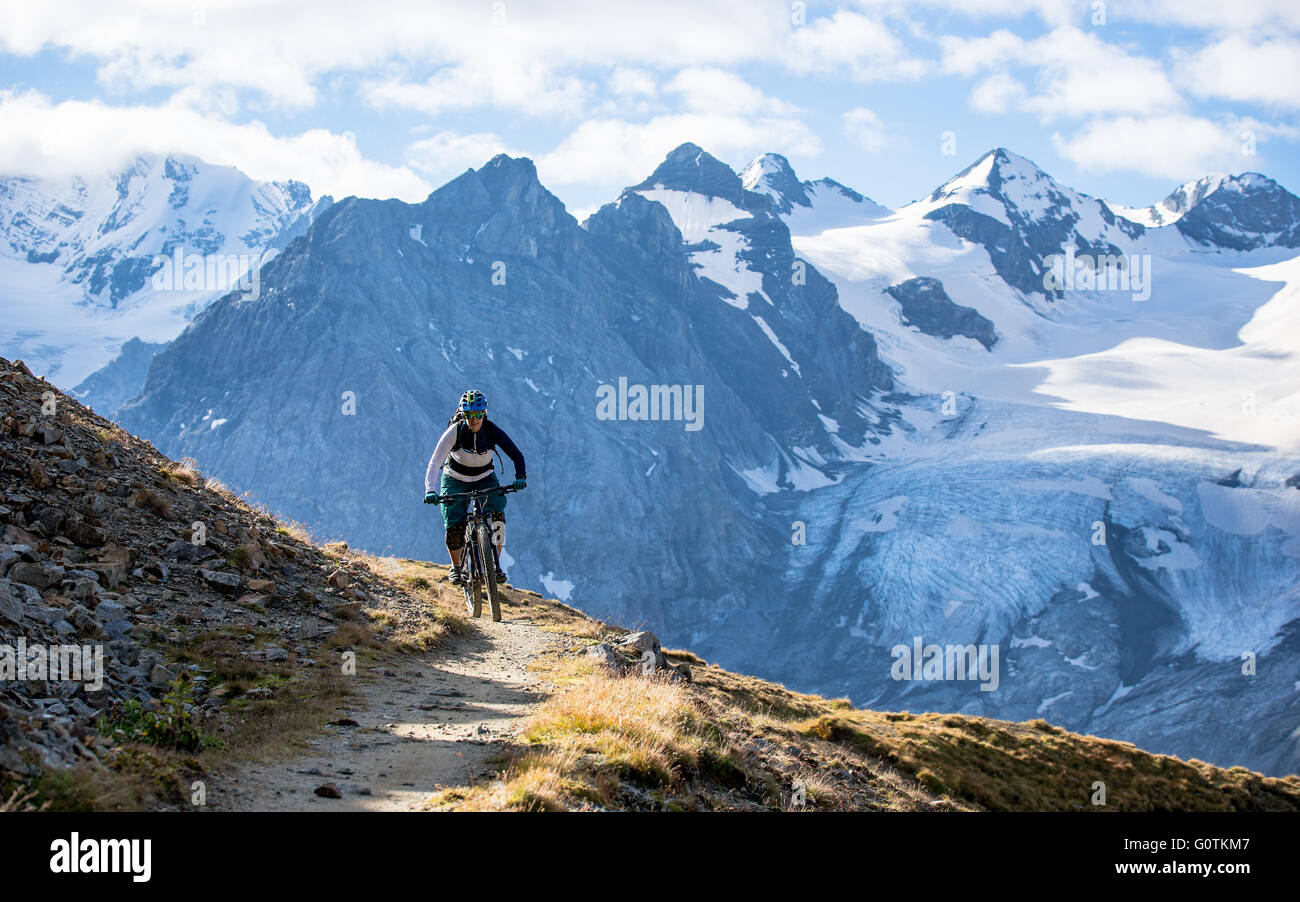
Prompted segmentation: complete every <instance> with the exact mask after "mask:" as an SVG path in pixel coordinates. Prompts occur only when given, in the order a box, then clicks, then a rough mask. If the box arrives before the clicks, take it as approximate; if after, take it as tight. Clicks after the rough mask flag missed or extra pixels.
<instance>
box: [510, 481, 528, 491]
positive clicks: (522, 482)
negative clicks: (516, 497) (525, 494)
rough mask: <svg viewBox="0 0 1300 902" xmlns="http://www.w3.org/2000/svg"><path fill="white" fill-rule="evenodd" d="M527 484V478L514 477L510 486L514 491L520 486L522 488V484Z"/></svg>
mask: <svg viewBox="0 0 1300 902" xmlns="http://www.w3.org/2000/svg"><path fill="white" fill-rule="evenodd" d="M527 484H528V482H527V480H524V479H516V480H515V484H514V485H513V486H511V488H513V489H514V490H515V491H518V490H519V489H522V488H523V487H524V486H526V485H527Z"/></svg>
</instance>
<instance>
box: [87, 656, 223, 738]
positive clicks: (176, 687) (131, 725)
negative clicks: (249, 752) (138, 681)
mask: <svg viewBox="0 0 1300 902" xmlns="http://www.w3.org/2000/svg"><path fill="white" fill-rule="evenodd" d="M193 704H194V691H193V689H192V688H191V686H190V680H189V674H182V675H181V676H179V677H177V678H176V679H174V680H172V683H171V687H170V688H169V689H168V690H167V694H166V695H164V696H163V697H162V699H161V701H160V703H159V705H158V708H157V710H149V709H146V708H145V707H144V705H142V704H140V702H138V701H136V700H135V699H128V700H127V701H126V702H124V703H123V705H122V709H121V712H120V713H119V714H118V716H117V717H115V718H113V719H112V720H109V719H108V718H107V717H101V718H100V719H99V723H98V724H97V725H96V726H97V728H98V729H99V732H100V733H102V734H104V735H105V736H108V737H110V738H112V739H115V740H117V741H119V742H143V743H146V744H148V745H153V746H157V747H158V748H164V749H178V750H180V751H185V752H197V751H199V750H200V749H203V748H206V747H207V746H210V745H213V744H214V742H215V740H213V739H212V738H211V737H208V736H204V735H203V729H202V727H201V726H200V725H199V720H198V718H197V717H195V716H194V714H193V713H191V712H190V711H188V710H186V707H185V706H186V705H193Z"/></svg>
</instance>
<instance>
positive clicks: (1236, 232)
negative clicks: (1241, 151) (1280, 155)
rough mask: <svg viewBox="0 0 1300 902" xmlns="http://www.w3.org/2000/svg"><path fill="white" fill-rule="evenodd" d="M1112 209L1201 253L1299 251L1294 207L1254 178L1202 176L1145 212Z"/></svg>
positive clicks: (1271, 185) (1298, 210) (1299, 207)
mask: <svg viewBox="0 0 1300 902" xmlns="http://www.w3.org/2000/svg"><path fill="white" fill-rule="evenodd" d="M1115 209H1116V212H1117V213H1119V214H1120V215H1122V216H1125V217H1127V218H1129V219H1131V220H1133V221H1134V222H1138V223H1142V224H1143V225H1146V226H1148V227H1158V226H1164V225H1170V224H1174V225H1176V226H1177V228H1178V231H1179V232H1180V233H1182V234H1183V235H1184V236H1185V237H1186V238H1187V239H1188V240H1189V241H1191V242H1194V243H1195V244H1197V245H1199V246H1201V247H1203V248H1211V249H1226V250H1232V251H1249V250H1255V249H1256V248H1260V247H1270V246H1271V247H1285V248H1295V247H1300V226H1298V225H1297V223H1300V201H1298V200H1297V198H1296V196H1295V195H1293V194H1292V193H1291V192H1289V191H1287V190H1286V189H1285V188H1283V187H1282V186H1281V185H1279V184H1278V183H1277V182H1275V181H1273V180H1272V179H1271V178H1269V177H1268V176H1265V175H1260V174H1259V173H1258V172H1245V173H1242V174H1241V175H1211V176H1205V177H1204V178H1200V179H1196V180H1195V181H1192V182H1188V183H1187V184H1185V185H1181V186H1179V187H1178V188H1177V189H1175V190H1174V191H1173V193H1171V194H1170V195H1169V196H1168V197H1166V198H1165V199H1164V200H1162V201H1161V202H1160V203H1158V204H1154V205H1152V206H1150V207H1146V208H1144V209H1140V210H1139V209H1133V208H1128V207H1116V208H1115Z"/></svg>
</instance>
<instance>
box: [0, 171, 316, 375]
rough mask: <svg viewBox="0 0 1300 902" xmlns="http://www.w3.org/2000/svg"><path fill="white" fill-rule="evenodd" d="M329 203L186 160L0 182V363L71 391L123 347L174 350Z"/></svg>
mask: <svg viewBox="0 0 1300 902" xmlns="http://www.w3.org/2000/svg"><path fill="white" fill-rule="evenodd" d="M328 203H329V201H328V199H324V200H323V201H322V202H321V203H319V204H315V205H314V204H313V203H312V199H311V192H310V191H309V190H308V188H307V186H306V185H304V184H302V183H301V182H295V181H288V182H256V181H253V180H251V179H249V178H248V177H247V176H245V175H244V174H243V173H241V172H239V171H238V170H236V169H234V168H232V167H228V166H225V167H223V166H211V165H209V164H206V163H204V162H203V161H201V160H198V159H196V158H193V157H186V156H141V157H139V158H137V159H135V160H134V161H133V162H132V163H131V164H130V165H128V166H127V167H125V168H124V169H123V170H122V171H120V172H117V173H106V174H103V175H101V176H96V177H92V176H75V177H69V178H66V179H61V180H60V179H36V178H26V177H9V178H4V179H0V309H2V310H3V311H4V317H3V325H2V326H0V352H3V353H4V354H5V356H7V357H9V358H11V359H15V358H19V357H21V358H23V359H24V360H25V361H26V362H27V364H28V365H29V366H30V367H31V368H32V369H33V371H34V372H38V373H40V374H41V375H44V376H47V377H48V378H50V379H51V380H52V381H54V382H55V383H56V384H58V385H60V386H63V387H65V388H71V387H72V386H74V385H76V384H77V383H78V382H80V381H81V380H82V379H84V378H85V377H86V376H87V375H89V374H90V373H91V372H93V371H95V370H97V369H98V368H99V367H101V366H103V365H104V364H106V363H107V362H108V361H109V360H111V359H112V358H113V357H114V356H115V355H116V354H117V352H118V349H119V348H120V347H121V346H122V344H123V343H124V342H125V341H127V340H128V339H131V338H133V337H138V338H141V339H143V340H144V341H147V342H161V341H167V340H170V339H171V338H173V337H175V335H176V334H177V333H178V332H179V331H180V330H181V329H182V328H184V325H185V323H186V322H187V321H188V320H189V319H190V318H191V317H192V316H193V314H194V312H195V311H197V310H198V309H199V308H201V307H202V306H203V305H204V304H205V303H207V302H208V301H209V300H211V299H212V298H213V297H216V296H217V295H220V294H224V293H226V292H227V291H229V290H231V289H232V288H233V287H235V286H236V285H237V284H238V283H239V281H240V279H241V278H243V277H245V274H246V273H247V272H248V271H249V268H250V267H253V266H255V265H256V264H257V263H259V262H260V261H261V259H262V257H263V256H264V255H265V254H266V253H267V252H268V251H270V250H272V249H275V248H277V247H278V246H282V243H283V242H284V241H287V240H288V239H289V238H291V237H292V236H293V235H295V234H297V233H300V232H302V231H304V230H305V229H306V226H307V225H308V224H309V223H310V221H311V218H312V217H313V216H314V215H316V214H318V213H319V211H320V209H323V207H324V206H327V205H328ZM245 281H251V280H248V279H247V278H245Z"/></svg>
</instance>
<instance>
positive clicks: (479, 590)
mask: <svg viewBox="0 0 1300 902" xmlns="http://www.w3.org/2000/svg"><path fill="white" fill-rule="evenodd" d="M516 491H518V489H516V488H515V487H514V486H509V485H499V486H493V487H492V488H490V489H475V490H473V491H470V492H457V493H455V494H454V495H440V496H438V498H437V499H436V501H437V503H438V504H448V503H450V502H451V501H452V500H456V501H463V500H466V499H468V500H469V508H468V511H467V516H466V518H465V550H464V551H463V552H462V553H461V573H462V574H463V579H464V583H463V585H462V586H461V588H463V589H464V590H465V610H466V611H468V612H469V614H470V616H472V617H480V616H482V614H483V596H484V594H486V595H487V600H488V605H489V607H491V609H492V619H493V620H494V621H498V622H499V621H500V620H501V594H500V592H499V591H498V590H497V564H498V561H497V549H496V544H495V543H493V541H492V520H491V518H490V517H489V516H488V512H487V511H485V510H484V509H483V499H485V498H487V497H488V496H490V495H508V494H509V493H510V492H516Z"/></svg>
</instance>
